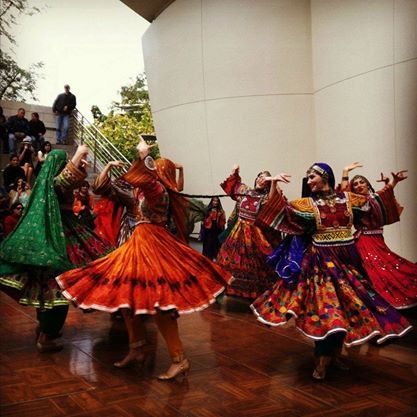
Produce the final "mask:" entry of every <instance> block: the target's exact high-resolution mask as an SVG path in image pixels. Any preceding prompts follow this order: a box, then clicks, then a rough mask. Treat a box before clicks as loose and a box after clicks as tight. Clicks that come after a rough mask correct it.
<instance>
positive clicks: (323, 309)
mask: <svg viewBox="0 0 417 417" xmlns="http://www.w3.org/2000/svg"><path fill="white" fill-rule="evenodd" d="M307 178H308V185H309V187H310V190H311V197H308V198H301V199H299V200H294V201H291V202H287V200H286V199H285V197H284V196H283V194H282V191H281V190H280V189H279V187H277V188H278V198H276V199H274V200H273V201H271V202H270V204H268V206H267V207H265V208H264V210H263V212H262V213H261V215H260V216H259V218H258V224H259V225H262V226H263V227H273V228H274V229H276V230H281V231H285V232H286V233H289V234H292V235H304V236H308V237H311V243H308V244H306V247H305V252H304V256H303V257H302V262H301V265H300V269H299V272H298V273H297V274H296V276H295V279H294V281H293V282H291V283H288V282H286V281H285V280H283V279H279V280H278V282H277V283H276V285H275V286H274V287H272V288H271V289H270V290H268V291H266V292H265V294H263V296H261V297H259V298H258V299H257V300H256V301H255V302H254V303H253V304H252V309H253V311H254V313H255V315H256V316H257V317H258V319H259V320H260V321H262V322H263V323H267V324H269V325H272V326H278V325H281V324H284V323H286V322H287V320H288V318H289V317H290V316H294V317H295V320H296V326H297V328H298V329H299V330H301V332H302V333H304V334H305V335H306V336H308V337H310V338H312V339H313V340H315V342H316V346H315V356H316V360H317V362H316V368H315V370H314V372H313V377H314V378H315V379H323V378H324V377H325V375H326V367H327V366H328V365H329V364H330V362H331V361H332V359H335V358H337V355H338V354H339V353H340V350H341V348H342V346H343V340H344V339H345V345H346V346H353V345H358V344H361V343H364V342H365V341H367V340H369V339H370V338H372V337H375V336H378V337H379V339H378V342H379V343H382V342H383V341H384V340H386V339H388V338H390V337H395V336H401V335H403V334H405V333H406V332H407V331H408V330H410V329H411V326H410V325H409V324H408V322H407V321H406V320H405V319H404V318H403V317H402V316H401V315H400V314H399V313H398V312H397V311H396V310H395V309H394V308H393V307H391V306H390V305H389V304H388V303H387V302H386V301H385V300H384V299H383V298H381V297H380V296H379V295H378V294H376V293H375V291H374V290H373V288H372V286H371V285H370V283H369V281H368V276H367V274H366V271H365V270H364V268H363V266H362V263H361V261H360V257H359V254H358V252H357V250H356V248H355V244H354V240H353V236H352V231H351V228H352V224H355V225H357V224H360V223H362V222H364V221H366V222H368V224H373V225H382V224H389V223H392V222H394V221H397V220H398V212H397V207H396V205H395V198H394V194H393V190H392V187H391V186H390V185H387V186H386V187H385V188H384V189H383V190H381V191H380V192H379V193H378V198H372V197H364V196H360V195H357V194H352V193H335V191H334V186H335V180H334V175H333V171H332V169H331V168H330V167H329V166H328V165H327V164H323V163H316V164H314V165H313V166H312V167H311V168H310V169H309V170H308V171H307ZM290 258H291V257H290ZM290 260H291V259H289V261H290ZM335 364H336V365H338V364H340V362H339V361H336V363H335Z"/></svg>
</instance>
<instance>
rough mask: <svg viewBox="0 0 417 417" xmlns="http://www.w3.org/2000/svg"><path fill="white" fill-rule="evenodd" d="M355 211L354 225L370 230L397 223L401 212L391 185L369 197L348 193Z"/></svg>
mask: <svg viewBox="0 0 417 417" xmlns="http://www.w3.org/2000/svg"><path fill="white" fill-rule="evenodd" d="M347 195H348V197H349V202H350V205H351V207H352V211H353V215H354V217H353V221H354V224H357V225H360V226H366V227H367V228H369V229H373V228H378V227H382V226H385V225H388V224H392V223H395V222H397V221H399V219H400V210H399V205H398V202H397V200H396V199H395V196H394V190H393V188H392V186H391V184H387V185H386V186H385V187H384V188H383V189H382V190H379V191H377V192H376V193H374V194H371V195H369V196H362V195H358V194H354V193H347Z"/></svg>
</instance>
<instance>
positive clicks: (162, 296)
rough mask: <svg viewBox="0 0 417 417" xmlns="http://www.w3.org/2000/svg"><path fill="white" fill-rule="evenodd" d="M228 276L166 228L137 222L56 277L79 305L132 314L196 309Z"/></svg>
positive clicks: (215, 293)
mask: <svg viewBox="0 0 417 417" xmlns="http://www.w3.org/2000/svg"><path fill="white" fill-rule="evenodd" d="M230 278H231V277H230V275H229V274H228V273H226V272H224V271H223V270H222V269H221V268H220V267H219V266H218V265H216V264H214V263H213V262H211V261H210V260H209V259H207V258H205V257H204V256H203V255H201V254H200V253H198V252H196V251H195V250H193V249H191V248H190V247H189V246H187V245H185V244H182V243H181V242H179V241H178V240H177V239H176V238H175V237H174V236H173V235H172V234H171V233H169V232H168V230H167V229H166V228H165V227H163V226H159V225H156V224H149V223H141V224H139V225H138V226H137V227H136V229H135V231H134V233H133V235H132V237H131V238H130V239H129V240H128V241H127V242H126V243H125V244H123V245H122V246H120V247H119V248H118V249H116V250H115V251H114V252H112V253H110V254H109V255H107V256H105V257H104V258H101V259H98V260H96V261H94V262H92V263H90V264H88V265H86V266H84V267H82V268H78V269H74V270H71V271H68V272H65V273H64V274H62V275H60V276H59V277H57V281H58V283H59V285H60V286H61V288H62V290H63V294H64V296H65V297H67V298H68V299H69V300H72V301H73V302H75V303H76V304H77V305H78V306H79V307H81V308H84V309H90V308H92V309H96V310H102V311H107V312H114V311H117V310H118V309H120V308H129V309H130V310H132V311H133V312H134V314H155V313H157V311H158V310H172V309H175V310H176V311H177V312H178V313H180V314H181V313H189V312H193V311H198V310H202V309H204V308H206V307H208V306H209V304H210V303H212V302H214V301H215V298H216V297H217V296H218V295H219V294H220V293H221V292H223V291H224V288H225V286H226V284H227V283H228V281H229V280H230Z"/></svg>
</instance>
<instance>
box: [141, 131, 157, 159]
mask: <svg viewBox="0 0 417 417" xmlns="http://www.w3.org/2000/svg"><path fill="white" fill-rule="evenodd" d="M155 146H157V143H153V144H151V145H148V144H147V143H146V141H145V139H143V137H142V136H141V135H139V143H138V146H137V147H136V149H137V150H138V152H139V156H140V159H145V158H146V157H147V156H148V155H149V152H150V151H151V149H152V148H154V147H155Z"/></svg>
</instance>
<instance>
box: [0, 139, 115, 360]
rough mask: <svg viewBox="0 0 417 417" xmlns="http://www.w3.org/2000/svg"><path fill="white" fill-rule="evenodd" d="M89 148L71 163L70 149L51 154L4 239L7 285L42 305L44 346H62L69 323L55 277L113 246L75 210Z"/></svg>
mask: <svg viewBox="0 0 417 417" xmlns="http://www.w3.org/2000/svg"><path fill="white" fill-rule="evenodd" d="M87 152H88V148H87V147H86V146H83V145H82V146H79V147H78V149H77V151H76V152H75V154H74V156H73V158H72V160H71V161H70V162H68V163H66V159H67V157H66V153H65V152H64V151H61V150H55V151H52V152H51V153H50V154H49V155H48V158H47V159H46V161H45V163H44V166H43V167H42V170H41V172H40V174H39V177H38V178H37V180H36V183H35V186H34V187H33V191H32V195H31V197H30V200H29V203H28V206H27V208H26V210H25V211H24V214H23V216H22V218H21V220H20V221H19V224H18V225H17V227H16V229H15V230H14V231H13V232H12V233H11V234H10V235H9V236H7V238H6V239H5V240H4V241H3V242H2V243H1V245H0V261H1V262H0V284H2V290H4V291H5V292H7V293H8V294H9V295H12V296H13V297H14V298H15V299H17V300H18V301H19V302H20V303H21V304H23V305H30V306H33V307H35V308H36V309H37V318H38V321H39V327H38V329H37V333H39V337H38V339H37V348H38V350H39V351H40V352H47V351H56V350H60V349H62V345H59V344H57V343H56V342H55V340H54V339H55V338H56V337H58V335H59V334H60V331H61V329H62V327H63V325H64V322H65V318H66V316H67V312H68V301H67V300H66V299H65V298H64V297H63V296H62V294H61V291H60V290H59V287H58V285H57V284H56V282H55V279H54V277H55V276H56V275H57V274H59V273H60V272H63V271H66V270H68V269H71V268H73V267H74V265H77V266H79V265H82V264H84V263H86V262H90V261H92V260H93V259H96V258H97V257H98V256H99V255H101V254H102V253H104V252H106V251H108V250H110V248H109V246H108V245H106V244H104V242H102V241H101V240H100V239H99V238H98V237H97V236H96V235H95V234H94V233H93V232H92V231H90V230H89V229H87V228H86V227H84V226H83V225H81V224H79V223H78V221H77V219H76V217H75V216H74V214H73V212H72V201H73V189H74V188H76V187H77V186H79V184H80V182H81V181H83V180H84V179H85V177H86V176H87V174H86V171H85V169H84V165H85V161H84V158H85V156H86V155H87Z"/></svg>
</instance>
